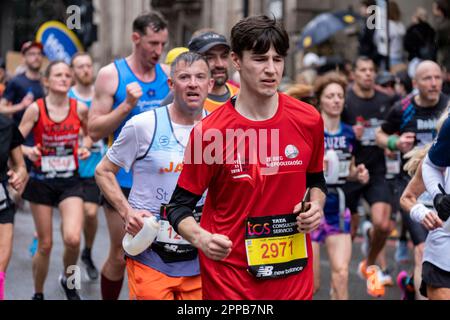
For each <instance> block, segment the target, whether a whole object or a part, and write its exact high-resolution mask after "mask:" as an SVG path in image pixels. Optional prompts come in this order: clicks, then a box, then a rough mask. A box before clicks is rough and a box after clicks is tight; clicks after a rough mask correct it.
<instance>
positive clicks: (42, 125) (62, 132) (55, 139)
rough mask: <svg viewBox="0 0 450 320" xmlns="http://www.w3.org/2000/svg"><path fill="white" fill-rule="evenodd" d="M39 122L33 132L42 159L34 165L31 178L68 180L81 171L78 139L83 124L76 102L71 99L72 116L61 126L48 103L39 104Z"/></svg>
mask: <svg viewBox="0 0 450 320" xmlns="http://www.w3.org/2000/svg"><path fill="white" fill-rule="evenodd" d="M36 103H37V105H38V107H39V119H38V121H37V123H36V124H35V126H34V128H33V134H34V140H35V144H36V145H39V146H40V151H41V154H42V156H41V158H40V159H38V160H37V161H36V162H34V163H33V167H32V170H31V173H30V176H31V177H33V178H37V179H53V178H69V177H72V176H74V175H76V174H77V170H78V135H79V133H80V128H81V121H80V119H79V117H78V113H77V101H76V100H75V99H69V106H70V108H69V112H68V114H67V117H66V118H65V119H64V120H63V121H61V122H55V121H53V120H51V119H50V117H49V114H48V110H47V105H46V103H45V99H39V100H37V101H36Z"/></svg>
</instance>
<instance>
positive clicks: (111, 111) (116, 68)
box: [88, 11, 169, 300]
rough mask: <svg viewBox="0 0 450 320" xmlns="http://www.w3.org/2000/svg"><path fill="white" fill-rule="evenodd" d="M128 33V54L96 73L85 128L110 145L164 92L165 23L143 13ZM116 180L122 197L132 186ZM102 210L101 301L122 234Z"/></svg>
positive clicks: (116, 288) (118, 272) (117, 262)
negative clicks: (105, 241)
mask: <svg viewBox="0 0 450 320" xmlns="http://www.w3.org/2000/svg"><path fill="white" fill-rule="evenodd" d="M132 30H133V33H132V36H131V40H132V42H133V52H132V54H131V55H129V56H128V57H126V58H124V59H118V60H116V61H114V63H111V64H109V65H107V66H105V67H103V68H102V69H101V70H100V72H99V73H98V75H97V80H96V83H95V96H94V99H93V101H92V107H91V109H90V110H89V129H88V130H89V136H90V137H92V138H93V139H94V140H100V139H103V138H105V137H108V136H109V137H110V142H111V143H112V142H114V141H115V140H116V139H117V138H118V137H119V135H120V132H121V131H122V128H123V127H124V126H125V124H126V123H127V121H128V120H129V119H131V118H132V117H133V116H135V115H138V114H141V113H143V112H146V111H149V110H152V109H154V108H156V107H159V106H160V105H161V102H162V101H163V99H164V98H165V97H166V96H167V94H168V93H169V85H168V83H167V80H168V78H167V74H168V73H169V68H168V67H166V66H165V65H162V64H159V59H160V57H161V54H162V52H163V50H164V47H165V45H166V43H167V41H168V38H169V31H168V29H167V21H166V20H165V19H164V17H163V16H162V15H161V14H160V13H158V12H156V11H152V12H150V13H143V14H142V15H140V16H139V17H137V18H136V19H135V20H134V22H133V27H132ZM116 177H117V181H118V183H119V186H120V187H121V189H122V192H123V193H124V195H125V196H126V198H128V195H129V193H130V191H131V186H132V185H133V177H132V174H131V172H128V173H126V172H125V170H123V169H121V170H120V171H119V172H118V173H117V176H116ZM105 200H106V199H105ZM103 207H104V209H105V217H106V221H107V224H108V229H109V234H110V240H111V247H110V252H109V256H108V259H107V261H106V262H105V264H104V266H103V269H102V272H101V290H102V298H103V299H104V300H117V298H118V297H119V294H120V290H121V288H122V283H123V277H124V272H125V260H124V259H123V257H124V251H123V248H122V239H123V237H124V236H125V230H124V228H123V222H122V218H121V216H120V214H119V213H118V212H117V211H116V209H114V207H113V206H112V205H111V204H110V203H109V202H108V201H105V202H104V206H103Z"/></svg>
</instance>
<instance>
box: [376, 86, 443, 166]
mask: <svg viewBox="0 0 450 320" xmlns="http://www.w3.org/2000/svg"><path fill="white" fill-rule="evenodd" d="M414 98H415V97H413V96H408V97H406V98H404V99H402V100H401V101H399V102H397V103H396V104H395V105H394V106H393V107H392V108H391V110H390V111H389V113H388V114H387V116H386V120H385V122H384V123H383V124H382V126H381V129H382V130H383V131H384V132H385V133H387V134H389V135H391V134H398V135H401V134H403V133H405V132H413V133H415V134H416V139H415V143H414V145H415V146H419V147H421V146H424V145H426V144H428V143H431V142H433V140H434V138H435V137H436V123H437V121H438V120H439V117H440V116H441V114H442V112H444V111H445V110H446V109H447V103H448V96H446V95H444V94H441V96H440V98H439V101H438V103H437V104H436V105H434V106H432V107H420V106H418V105H417V103H416V101H415V99H414ZM402 167H403V166H402Z"/></svg>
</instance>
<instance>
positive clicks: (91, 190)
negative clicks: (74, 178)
mask: <svg viewBox="0 0 450 320" xmlns="http://www.w3.org/2000/svg"><path fill="white" fill-rule="evenodd" d="M81 184H82V186H83V201H84V202H89V203H93V204H97V205H100V204H101V196H100V189H99V188H98V186H97V183H96V182H95V178H82V179H81Z"/></svg>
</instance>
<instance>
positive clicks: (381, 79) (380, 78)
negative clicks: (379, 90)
mask: <svg viewBox="0 0 450 320" xmlns="http://www.w3.org/2000/svg"><path fill="white" fill-rule="evenodd" d="M375 83H376V84H378V85H380V86H383V85H387V84H392V83H395V76H394V75H393V74H392V73H390V72H387V71H382V72H380V73H379V74H378V75H377V77H376V78H375Z"/></svg>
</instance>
